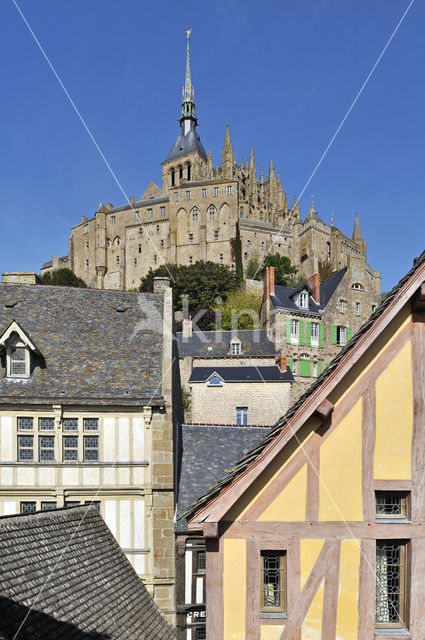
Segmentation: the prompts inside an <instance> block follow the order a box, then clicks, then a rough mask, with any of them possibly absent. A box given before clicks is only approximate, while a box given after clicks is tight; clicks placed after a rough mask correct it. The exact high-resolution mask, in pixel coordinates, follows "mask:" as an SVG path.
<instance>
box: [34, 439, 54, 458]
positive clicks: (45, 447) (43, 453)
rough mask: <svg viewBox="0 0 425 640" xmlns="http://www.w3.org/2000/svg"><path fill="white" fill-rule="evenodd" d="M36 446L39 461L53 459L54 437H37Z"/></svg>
mask: <svg viewBox="0 0 425 640" xmlns="http://www.w3.org/2000/svg"><path fill="white" fill-rule="evenodd" d="M38 445H39V458H40V460H54V459H55V436H39V439H38Z"/></svg>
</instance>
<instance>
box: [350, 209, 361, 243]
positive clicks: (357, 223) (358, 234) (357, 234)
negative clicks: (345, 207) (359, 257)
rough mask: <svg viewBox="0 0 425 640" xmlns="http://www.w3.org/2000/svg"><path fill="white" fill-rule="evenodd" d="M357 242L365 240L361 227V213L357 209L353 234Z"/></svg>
mask: <svg viewBox="0 0 425 640" xmlns="http://www.w3.org/2000/svg"><path fill="white" fill-rule="evenodd" d="M351 237H352V239H353V240H355V241H356V242H364V240H363V234H362V230H361V228H360V220H359V214H358V213H357V211H356V219H355V221H354V229H353V235H352V236H351Z"/></svg>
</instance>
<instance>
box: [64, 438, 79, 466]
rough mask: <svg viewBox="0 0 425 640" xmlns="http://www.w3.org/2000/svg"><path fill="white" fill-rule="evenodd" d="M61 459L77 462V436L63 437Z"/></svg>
mask: <svg viewBox="0 0 425 640" xmlns="http://www.w3.org/2000/svg"><path fill="white" fill-rule="evenodd" d="M63 459H64V460H78V436H64V437H63Z"/></svg>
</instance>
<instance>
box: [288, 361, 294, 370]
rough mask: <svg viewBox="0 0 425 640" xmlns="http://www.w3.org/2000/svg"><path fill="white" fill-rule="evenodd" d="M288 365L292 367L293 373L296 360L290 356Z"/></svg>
mask: <svg viewBox="0 0 425 640" xmlns="http://www.w3.org/2000/svg"><path fill="white" fill-rule="evenodd" d="M288 366H289V368H290V370H291V371H292V373H294V361H293V359H292V358H288Z"/></svg>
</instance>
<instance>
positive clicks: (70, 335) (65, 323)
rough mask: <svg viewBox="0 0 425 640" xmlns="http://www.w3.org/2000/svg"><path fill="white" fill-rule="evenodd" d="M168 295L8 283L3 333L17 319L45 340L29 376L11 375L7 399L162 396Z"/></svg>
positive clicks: (0, 395) (4, 390) (3, 291)
mask: <svg viewBox="0 0 425 640" xmlns="http://www.w3.org/2000/svg"><path fill="white" fill-rule="evenodd" d="M163 308H164V298H163V296H162V295H158V294H152V293H143V294H142V293H134V292H126V291H102V290H98V289H79V288H71V287H51V286H45V285H23V284H7V283H1V284H0V335H2V334H3V333H4V332H5V331H6V329H7V328H8V326H9V325H10V324H11V322H12V321H13V320H16V321H17V322H18V324H19V325H20V326H21V327H22V329H23V330H24V331H25V332H26V333H27V334H28V336H29V337H30V338H31V340H32V341H33V342H34V343H35V344H36V345H37V348H38V350H39V351H40V353H41V356H36V357H35V358H34V363H35V366H34V369H33V371H32V375H31V377H30V378H29V379H28V380H20V381H16V380H11V379H7V378H6V377H5V374H6V369H5V357H4V351H3V353H2V354H1V356H2V357H1V363H0V365H1V366H0V404H1V403H2V402H9V403H21V402H22V401H23V400H25V402H29V403H36V402H43V401H46V400H47V401H49V402H52V401H54V402H58V403H60V404H72V403H73V402H75V400H76V399H78V400H81V401H83V402H84V403H86V404H118V405H129V404H133V405H135V404H140V403H142V402H143V403H148V402H149V401H151V404H162V402H163V400H162V388H161V377H162V366H163V337H162V326H163V313H164V311H163Z"/></svg>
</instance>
